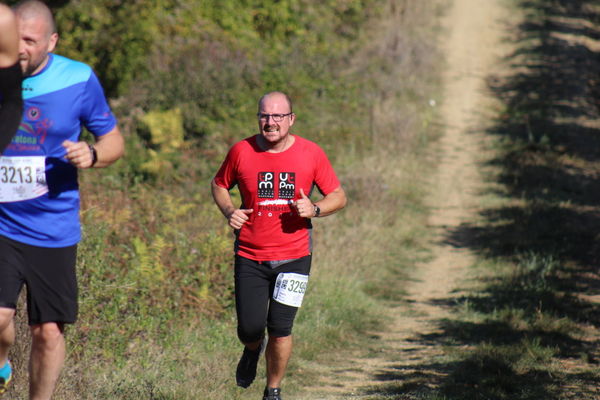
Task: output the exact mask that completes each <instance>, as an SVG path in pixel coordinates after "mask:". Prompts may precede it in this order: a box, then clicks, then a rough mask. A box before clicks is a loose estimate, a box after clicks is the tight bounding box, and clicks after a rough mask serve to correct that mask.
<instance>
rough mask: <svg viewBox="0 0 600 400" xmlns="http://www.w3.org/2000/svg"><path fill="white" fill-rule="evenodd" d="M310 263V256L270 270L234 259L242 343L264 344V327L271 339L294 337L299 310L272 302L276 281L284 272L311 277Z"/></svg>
mask: <svg viewBox="0 0 600 400" xmlns="http://www.w3.org/2000/svg"><path fill="white" fill-rule="evenodd" d="M311 260H312V256H310V255H309V256H306V257H302V258H299V259H297V260H294V261H291V262H289V263H286V264H283V265H281V266H279V267H277V268H271V267H270V266H269V265H267V264H263V263H260V262H259V261H254V260H250V259H247V258H245V257H241V256H237V255H236V256H235V309H236V312H237V318H238V337H239V339H240V340H241V341H242V343H253V342H257V341H259V340H261V339H262V337H263V336H264V334H265V327H266V328H267V331H268V332H269V336H273V337H284V336H289V335H291V334H292V326H293V325H294V318H295V317H296V313H297V312H298V308H297V307H292V306H288V305H285V304H281V303H279V302H277V301H274V300H272V295H273V290H274V288H275V281H276V280H277V275H279V274H280V273H282V272H295V273H297V274H303V275H309V274H310V264H311Z"/></svg>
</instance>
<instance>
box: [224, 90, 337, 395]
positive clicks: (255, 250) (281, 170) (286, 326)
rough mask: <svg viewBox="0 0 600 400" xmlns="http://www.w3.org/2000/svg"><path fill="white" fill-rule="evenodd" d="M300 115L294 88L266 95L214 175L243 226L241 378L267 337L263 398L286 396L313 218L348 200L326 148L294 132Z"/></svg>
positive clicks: (248, 379)
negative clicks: (253, 124) (236, 195)
mask: <svg viewBox="0 0 600 400" xmlns="http://www.w3.org/2000/svg"><path fill="white" fill-rule="evenodd" d="M295 119H296V115H295V114H294V113H293V112H292V103H291V101H290V99H289V97H288V96H287V95H285V94H284V93H281V92H271V93H267V94H266V95H264V96H263V97H262V98H261V99H260V101H259V103H258V126H259V133H258V134H257V135H255V136H252V137H249V138H246V139H244V140H242V141H240V142H238V143H236V144H235V145H234V146H233V147H232V148H231V150H230V151H229V153H228V154H227V158H226V159H225V161H224V162H223V164H222V165H221V168H220V169H219V171H218V173H217V175H216V176H215V178H214V180H213V182H212V193H213V197H214V199H215V202H216V203H217V205H218V207H219V209H220V210H221V212H222V213H223V215H224V216H225V217H226V218H227V220H228V222H229V226H231V227H232V228H233V229H234V230H235V234H236V241H235V297H236V312H237V317H238V337H239V338H240V340H241V342H242V343H244V352H243V354H242V357H241V359H240V361H239V363H238V367H237V371H236V381H237V384H238V385H239V386H241V387H244V388H245V387H248V386H250V384H251V383H252V382H253V381H254V378H255V377H256V366H257V363H258V359H259V357H260V354H261V351H262V350H263V347H264V343H267V345H266V361H267V385H266V388H265V394H264V398H263V399H264V400H281V397H280V385H281V380H282V379H283V376H284V373H285V369H286V366H287V363H288V361H289V358H290V355H291V352H292V336H291V333H292V326H293V322H294V318H295V316H296V312H297V311H298V308H299V307H300V305H301V303H302V298H303V296H304V292H305V290H306V286H307V283H308V276H309V273H310V266H311V256H312V246H311V243H312V242H311V231H312V225H311V218H315V217H324V216H327V215H330V214H333V213H335V212H336V211H338V210H340V209H342V208H343V207H344V206H345V205H346V195H345V193H344V190H343V189H342V187H341V185H340V182H339V180H338V178H337V177H336V174H335V172H334V170H333V168H332V166H331V163H330V162H329V160H328V159H327V156H326V155H325V152H324V151H323V150H322V149H321V148H320V147H319V146H318V145H316V144H315V143H313V142H311V141H309V140H306V139H304V138H302V137H300V136H297V135H293V134H291V133H290V127H291V126H292V125H293V124H294V121H295ZM236 185H237V186H238V188H239V190H240V193H241V196H242V205H241V206H240V207H239V208H238V207H236V206H235V205H234V204H233V201H232V199H231V196H230V193H229V191H230V190H231V189H232V188H233V187H234V186H236ZM315 187H316V188H317V189H318V190H319V192H320V193H321V194H322V195H323V196H324V197H323V198H322V199H320V200H319V201H317V202H315V203H313V202H312V201H311V200H310V198H309V196H310V194H311V192H312V190H313V188H315ZM265 327H266V329H267V332H268V334H269V335H268V341H266V340H264V338H265Z"/></svg>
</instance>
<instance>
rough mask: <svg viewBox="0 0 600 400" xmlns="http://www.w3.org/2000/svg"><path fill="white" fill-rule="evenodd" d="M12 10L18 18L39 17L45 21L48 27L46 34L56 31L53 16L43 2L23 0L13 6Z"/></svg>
mask: <svg viewBox="0 0 600 400" xmlns="http://www.w3.org/2000/svg"><path fill="white" fill-rule="evenodd" d="M13 11H14V12H15V14H16V16H17V18H18V19H22V20H27V19H31V18H40V19H42V20H43V21H45V23H46V26H47V27H48V36H50V35H52V34H53V33H56V24H55V22H54V16H53V15H52V11H50V8H48V6H47V5H46V4H45V3H43V2H41V1H38V0H24V1H20V2H19V3H17V4H16V5H14V6H13Z"/></svg>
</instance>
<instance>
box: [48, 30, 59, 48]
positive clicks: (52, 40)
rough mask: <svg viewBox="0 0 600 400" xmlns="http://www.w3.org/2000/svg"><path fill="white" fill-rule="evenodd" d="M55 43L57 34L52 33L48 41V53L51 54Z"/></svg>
mask: <svg viewBox="0 0 600 400" xmlns="http://www.w3.org/2000/svg"><path fill="white" fill-rule="evenodd" d="M56 43H58V33H56V32H54V33H53V34H52V35H50V40H49V41H48V53H52V52H53V51H54V49H55V48H56Z"/></svg>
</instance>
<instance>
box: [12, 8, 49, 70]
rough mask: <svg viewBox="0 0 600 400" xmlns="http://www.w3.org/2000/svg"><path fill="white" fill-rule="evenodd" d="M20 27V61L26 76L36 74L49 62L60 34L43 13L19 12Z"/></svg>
mask: <svg viewBox="0 0 600 400" xmlns="http://www.w3.org/2000/svg"><path fill="white" fill-rule="evenodd" d="M17 22H18V29H19V38H20V42H19V61H20V63H21V70H22V71H23V75H24V76H31V75H35V74H37V73H38V72H40V71H41V70H42V69H43V68H44V66H45V65H46V63H47V62H48V53H49V52H51V51H53V50H54V48H55V47H56V42H57V40H58V34H56V33H53V32H52V24H51V22H50V21H49V20H48V18H47V17H46V16H44V15H42V14H41V13H17Z"/></svg>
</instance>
